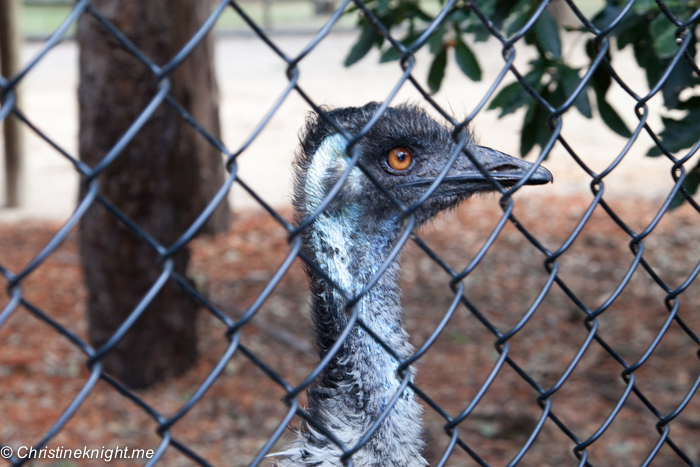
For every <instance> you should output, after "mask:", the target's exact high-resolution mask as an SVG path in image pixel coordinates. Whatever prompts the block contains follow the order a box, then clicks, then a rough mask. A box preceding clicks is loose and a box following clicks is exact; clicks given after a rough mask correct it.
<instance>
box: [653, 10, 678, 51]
mask: <svg viewBox="0 0 700 467" xmlns="http://www.w3.org/2000/svg"><path fill="white" fill-rule="evenodd" d="M649 30H650V32H651V37H653V38H654V47H655V48H656V52H657V53H658V54H659V56H660V57H662V58H668V57H671V56H672V55H673V54H674V53H676V52H677V51H678V45H677V44H676V26H675V25H674V24H673V23H672V22H671V21H669V19H668V18H666V15H664V14H659V15H657V16H656V18H654V19H653V20H652V21H651V24H650V27H649Z"/></svg>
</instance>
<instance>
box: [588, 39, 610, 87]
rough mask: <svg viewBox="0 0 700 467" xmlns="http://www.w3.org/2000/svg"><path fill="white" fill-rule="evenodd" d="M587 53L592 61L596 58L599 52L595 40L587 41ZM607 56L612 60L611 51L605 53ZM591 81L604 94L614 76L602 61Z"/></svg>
mask: <svg viewBox="0 0 700 467" xmlns="http://www.w3.org/2000/svg"><path fill="white" fill-rule="evenodd" d="M586 54H587V55H588V58H590V59H591V62H593V60H595V57H596V55H597V54H596V51H595V48H594V45H593V40H589V41H588V42H586ZM605 57H606V58H607V59H608V61H610V51H608V52H607V53H606V54H605ZM590 83H591V85H592V86H593V90H594V91H595V92H596V93H601V95H603V96H604V95H605V93H606V92H608V89H609V88H610V84H611V83H612V78H611V77H610V75H609V74H608V72H607V70H606V69H605V67H604V66H603V64H602V63H601V64H600V65H598V68H596V69H595V71H594V72H593V76H592V77H591V80H590Z"/></svg>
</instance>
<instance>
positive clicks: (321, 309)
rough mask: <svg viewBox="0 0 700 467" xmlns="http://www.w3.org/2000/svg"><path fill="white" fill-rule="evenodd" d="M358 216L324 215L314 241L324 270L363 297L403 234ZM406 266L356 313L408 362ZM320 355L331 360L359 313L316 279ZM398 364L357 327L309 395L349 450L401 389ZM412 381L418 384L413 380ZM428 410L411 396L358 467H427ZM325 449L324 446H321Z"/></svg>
mask: <svg viewBox="0 0 700 467" xmlns="http://www.w3.org/2000/svg"><path fill="white" fill-rule="evenodd" d="M363 224H365V222H362V219H361V218H360V216H359V213H358V212H357V210H356V208H355V207H353V206H349V207H345V208H343V209H342V210H339V211H336V212H332V213H328V214H326V213H324V214H322V215H321V216H319V218H318V219H317V220H316V222H314V224H313V226H312V227H311V231H310V233H309V236H308V237H307V239H308V241H309V243H310V245H309V246H311V249H312V251H313V252H314V253H315V254H314V255H313V256H315V260H316V262H317V264H318V265H319V266H320V267H321V268H322V269H323V270H324V271H325V272H326V274H328V276H329V277H330V278H331V279H332V280H333V281H334V282H335V283H336V284H338V285H339V286H340V287H342V288H343V289H344V290H345V291H347V292H348V293H349V294H351V295H353V296H354V295H356V294H358V293H359V292H360V291H361V290H362V289H363V288H364V287H365V286H366V285H367V284H368V283H369V282H370V281H371V280H372V278H373V277H374V276H375V275H376V273H377V271H378V270H379V268H380V267H381V265H382V264H383V263H384V261H386V258H387V257H388V256H389V254H390V251H391V249H392V247H393V245H394V242H395V240H396V237H397V236H398V233H399V232H400V223H399V221H398V219H392V220H389V221H385V222H383V223H378V224H374V225H375V227H374V229H373V230H369V229H367V228H364V229H363ZM398 263H399V260H398V259H396V260H394V261H393V262H392V264H391V265H390V267H389V268H388V269H387V270H386V272H385V273H384V274H383V275H382V276H381V277H380V278H379V280H378V282H377V283H376V285H375V286H374V287H372V289H371V290H370V291H369V292H368V293H367V294H365V295H364V296H363V297H362V298H361V299H360V300H359V302H358V303H357V304H356V305H355V306H356V310H357V313H358V317H359V318H360V319H361V320H362V321H363V322H364V323H365V324H366V325H367V326H368V327H369V328H370V329H371V330H372V331H373V332H374V333H375V334H376V335H377V336H378V337H379V338H381V339H382V340H383V341H384V342H385V343H386V344H388V345H389V346H390V347H391V348H392V349H394V351H395V352H396V353H397V354H398V356H399V357H400V358H401V359H404V358H407V357H408V356H410V354H411V352H412V350H413V348H412V347H411V345H410V344H409V343H408V340H407V334H406V332H405V330H404V326H403V320H402V309H401V303H400V289H399V286H398V282H397V280H398V271H399V267H398V266H399V265H398ZM310 279H311V282H312V292H313V313H314V316H313V317H314V324H315V328H316V338H317V346H318V350H319V354H320V355H321V357H323V356H325V355H326V354H327V352H328V350H329V349H330V348H331V347H332V346H333V344H334V343H335V342H336V340H337V338H338V336H339V334H340V333H341V332H342V330H343V329H344V327H345V325H346V324H347V322H348V317H349V316H350V314H351V313H352V310H350V309H346V306H347V302H346V300H345V298H344V297H343V296H342V294H340V293H339V292H338V291H337V290H335V289H334V288H333V287H332V286H330V285H329V284H328V283H327V281H325V280H323V279H321V278H320V277H319V276H318V275H317V274H316V273H314V272H310ZM397 368H398V362H397V361H396V360H395V359H394V358H393V357H392V356H391V355H390V354H389V353H388V352H387V351H386V350H384V349H383V348H382V347H381V345H380V344H379V343H377V342H375V340H374V339H373V338H372V337H371V336H370V335H369V334H368V333H367V332H366V331H364V330H363V329H361V328H359V327H358V326H355V327H354V328H353V330H352V331H351V332H350V334H349V335H348V337H347V338H346V340H345V341H344V344H343V346H342V347H341V349H340V351H339V352H338V353H337V354H336V356H335V357H334V358H333V360H332V361H331V363H330V365H329V366H328V367H327V368H326V370H325V372H324V374H323V375H322V377H321V378H320V381H319V382H318V385H317V386H314V387H312V388H311V389H310V390H309V410H310V412H311V413H312V415H313V416H314V417H315V418H316V419H317V420H319V421H321V422H322V423H323V425H324V426H325V427H326V428H327V429H329V430H331V431H332V432H333V434H334V435H335V436H337V438H338V439H339V440H341V441H342V442H343V443H344V444H345V445H346V447H348V448H350V447H353V446H354V445H355V444H356V443H357V442H358V441H359V440H360V439H361V438H362V437H363V436H364V435H365V433H367V431H368V430H369V429H370V427H371V426H372V425H373V423H374V422H375V421H376V420H377V418H378V417H379V415H380V414H381V412H382V411H383V410H384V409H385V408H386V407H387V404H388V403H389V401H390V399H391V398H392V396H393V395H394V394H395V393H396V391H397V390H398V389H399V387H400V385H401V380H400V379H399V377H398V376H397V373H396V372H397ZM411 377H412V376H411ZM420 415H421V409H420V406H419V405H418V404H417V402H416V400H415V395H414V394H413V393H412V391H410V390H408V389H407V390H406V391H404V393H403V394H402V395H401V397H400V398H399V400H398V401H397V403H396V405H395V406H394V407H393V409H391V412H390V413H389V415H388V416H387V418H386V419H385V421H384V422H383V423H382V425H381V427H380V428H379V430H378V431H377V433H376V434H375V435H374V436H373V437H372V439H371V440H370V441H369V442H368V443H367V445H366V446H365V448H364V449H362V450H360V451H359V452H358V453H357V454H356V455H355V456H354V459H355V465H357V466H380V465H381V466H386V465H392V466H407V467H408V466H411V467H413V466H422V465H425V461H424V460H423V458H422V457H421V451H422V450H423V441H422V438H421V434H422V432H421V422H420ZM315 442H317V443H321V444H323V443H324V442H325V439H323V438H322V437H321V439H316V440H315Z"/></svg>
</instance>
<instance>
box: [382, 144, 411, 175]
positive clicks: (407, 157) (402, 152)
mask: <svg viewBox="0 0 700 467" xmlns="http://www.w3.org/2000/svg"><path fill="white" fill-rule="evenodd" d="M386 162H387V164H389V167H391V168H392V169H394V170H398V171H400V172H403V171H404V170H406V169H408V168H409V167H410V166H411V163H412V162H413V156H412V155H411V151H409V150H408V149H406V148H401V147H397V148H394V149H392V150H391V151H389V154H388V155H387V157H386Z"/></svg>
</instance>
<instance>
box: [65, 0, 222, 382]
mask: <svg viewBox="0 0 700 467" xmlns="http://www.w3.org/2000/svg"><path fill="white" fill-rule="evenodd" d="M92 5H93V6H94V7H95V8H96V9H97V10H98V11H100V12H101V14H103V15H104V16H105V17H106V18H107V19H108V20H109V21H111V22H112V23H113V24H114V25H116V27H117V28H119V29H120V30H121V31H122V32H123V33H125V34H126V36H127V37H129V39H131V40H132V41H133V42H134V43H135V44H136V46H137V47H139V48H140V49H141V51H143V52H144V53H145V54H146V55H147V56H148V57H150V58H151V59H152V60H153V61H154V62H155V63H157V64H159V65H163V64H165V63H166V62H167V61H168V60H169V59H170V58H172V57H173V56H175V54H176V53H177V52H178V51H179V50H180V49H181V48H182V47H183V46H184V45H185V43H186V42H187V40H188V39H189V38H190V37H191V36H192V35H193V34H194V32H195V31H196V30H197V29H198V27H199V26H200V25H201V24H202V23H203V22H204V21H205V19H206V18H207V16H208V15H209V13H210V12H211V5H210V2H207V1H205V2H203V1H199V0H149V1H147V2H144V1H142V0H95V1H93V2H92ZM78 42H79V45H80V86H79V90H78V95H79V103H80V157H81V159H82V160H83V161H84V162H86V163H87V164H88V165H90V166H92V167H94V166H95V165H96V164H97V163H98V162H99V161H100V160H101V159H102V158H103V157H104V156H105V155H106V154H107V153H108V152H109V150H110V149H111V147H112V146H113V145H114V144H115V143H116V142H117V141H118V139H119V138H120V137H121V136H122V135H123V134H124V133H125V132H126V130H127V128H129V126H130V125H131V124H132V123H133V122H134V120H136V118H137V117H138V115H139V114H140V113H141V112H142V111H143V109H144V108H145V107H146V106H147V105H148V103H149V102H150V100H151V99H152V98H153V96H154V95H155V94H156V84H155V82H154V76H153V73H152V72H151V71H150V70H148V69H147V68H146V67H145V66H144V65H143V64H142V63H141V62H139V61H138V60H137V59H136V58H134V57H133V56H132V55H131V54H129V53H128V52H127V51H126V50H124V49H123V48H122V47H121V46H120V45H119V43H118V42H117V40H116V39H115V38H114V37H113V36H112V35H111V34H110V33H109V32H107V30H105V29H104V28H103V27H102V26H101V25H100V24H99V23H98V22H97V21H95V20H94V18H92V17H91V16H89V15H83V17H82V18H81V19H80V21H79V23H78ZM170 78H171V80H172V90H171V94H172V96H173V97H174V98H175V99H176V100H177V101H178V102H179V103H180V104H181V105H182V106H184V107H185V108H186V109H187V110H188V112H190V113H191V114H192V115H193V116H194V118H195V119H196V120H197V121H198V122H199V123H200V124H201V125H202V126H203V127H204V128H206V129H207V130H208V131H209V132H211V133H213V134H214V135H215V136H218V134H219V117H218V110H219V109H218V103H217V101H218V95H217V87H216V82H215V76H214V70H213V47H212V42H211V37H209V36H208V37H207V38H206V39H205V40H203V41H202V42H201V43H200V44H199V45H198V46H197V47H196V48H195V49H194V51H193V52H192V53H191V54H190V56H189V57H188V58H187V59H186V60H185V62H183V63H182V64H181V65H180V66H179V67H178V68H176V70H175V71H174V72H173V73H172V74H171V75H170ZM98 180H99V192H100V193H101V194H102V195H103V196H105V197H106V198H107V199H108V200H110V201H111V202H112V203H114V204H115V205H116V206H117V207H118V208H119V209H120V210H122V211H123V212H124V213H125V214H126V215H127V216H129V217H130V218H131V219H132V220H134V221H136V222H137V223H138V224H139V225H140V226H141V227H143V228H144V229H145V230H146V231H147V232H149V233H150V234H151V235H152V236H153V237H155V238H156V239H157V240H158V241H159V242H161V244H162V245H165V246H169V245H171V244H172V243H173V242H174V241H175V240H176V239H177V238H178V237H179V236H180V235H181V234H182V233H184V232H185V230H186V229H187V227H188V226H189V225H190V224H191V223H192V222H193V221H194V220H195V218H196V217H197V215H198V214H199V213H200V212H201V211H202V210H203V209H204V207H205V206H206V204H207V202H208V201H209V200H210V199H211V198H212V196H213V194H214V193H215V191H216V190H217V189H218V188H219V187H220V186H221V185H222V183H223V180H224V170H223V164H222V155H221V153H220V152H219V151H217V150H216V149H215V148H214V147H213V146H211V145H210V144H209V143H208V142H207V141H206V140H205V139H204V137H202V136H201V135H200V134H199V133H197V132H196V131H195V130H194V129H193V128H192V127H190V126H189V125H188V124H187V123H186V122H185V121H184V120H183V119H182V117H181V116H180V115H179V114H178V113H177V112H176V111H175V110H174V109H173V108H172V107H171V106H170V105H168V104H167V103H165V102H164V103H163V104H161V105H160V107H159V108H158V109H157V110H156V112H155V113H154V114H153V116H152V117H151V118H150V120H149V121H148V123H146V125H145V126H144V127H143V128H142V129H141V130H140V131H139V133H138V134H137V135H136V136H135V137H134V139H133V140H132V141H131V142H130V143H129V144H128V145H127V146H126V148H125V149H124V150H123V151H122V153H121V154H120V155H119V156H118V157H117V159H116V160H115V161H114V162H113V163H112V164H111V165H109V166H108V167H107V168H106V169H105V170H104V172H102V174H101V175H100V176H99V179H98ZM83 192H84V190H83ZM229 216H230V211H229V208H228V205H227V203H226V202H224V203H222V204H221V205H220V206H219V209H218V210H217V211H216V212H215V213H214V215H213V216H212V218H211V219H210V222H209V223H208V226H207V229H208V231H209V232H216V231H224V230H226V229H227V228H228V224H229ZM80 234H81V257H82V262H83V265H84V268H85V277H86V282H87V288H88V321H89V337H90V341H91V342H92V344H93V345H95V346H97V347H99V346H101V345H103V344H104V343H105V342H107V340H108V339H109V338H110V337H111V336H112V334H113V333H114V332H115V331H116V330H117V328H118V327H119V326H120V325H121V323H123V322H124V320H125V319H126V317H127V316H128V315H129V314H130V313H131V312H132V310H133V309H134V308H135V307H136V305H137V304H138V303H139V301H140V300H141V299H142V298H143V296H144V295H145V294H146V292H147V291H148V289H149V288H150V287H151V286H152V285H153V284H154V283H155V281H156V279H157V277H158V276H159V274H160V272H161V268H160V267H159V265H158V262H157V255H156V254H155V252H153V251H152V249H151V248H150V247H149V246H147V245H146V244H145V243H144V242H142V241H141V240H139V239H138V238H137V237H136V236H135V235H134V234H133V233H132V232H131V231H130V230H129V229H128V228H126V227H125V226H124V225H123V224H121V223H120V222H119V221H118V220H117V219H116V218H115V217H114V216H113V215H111V214H110V213H109V212H107V210H106V209H104V208H103V207H102V206H100V205H98V204H97V203H95V204H94V205H93V206H92V207H91V208H90V209H89V211H88V212H87V213H86V215H85V216H84V217H83V219H82V221H81V224H80ZM174 260H175V271H176V272H178V273H179V274H181V275H183V276H184V275H185V273H186V270H187V263H188V260H189V253H188V251H187V248H182V249H181V250H180V251H179V252H178V253H177V254H176V255H175V256H174ZM196 310H197V305H196V303H195V302H194V300H193V299H192V298H191V297H190V296H189V295H188V294H186V293H184V292H183V291H182V290H181V289H180V288H179V287H178V286H177V285H176V284H175V283H174V282H173V281H168V283H167V284H166V285H165V286H164V287H163V289H162V290H161V291H160V293H159V294H158V295H157V297H156V298H155V299H154V300H153V301H152V302H151V304H150V305H149V306H148V307H147V308H146V310H145V311H144V312H143V314H142V315H141V317H140V318H139V320H138V321H137V322H136V323H135V324H134V325H133V326H132V327H131V329H130V330H129V332H128V333H127V334H126V335H125V336H124V338H123V339H122V340H121V341H120V342H119V344H118V345H117V347H116V348H115V349H114V350H112V352H110V353H109V354H108V355H107V357H106V358H105V359H104V360H103V362H104V364H105V369H106V371H107V372H108V373H110V374H112V375H113V376H115V377H116V378H118V379H119V380H120V381H122V382H123V383H125V384H127V385H128V386H130V387H133V388H141V387H145V386H148V385H150V384H153V383H155V382H157V381H160V380H163V379H165V378H167V377H170V376H174V375H178V374H181V373H183V372H184V371H186V370H187V369H188V368H189V367H191V366H192V365H193V363H194V362H195V359H196V355H197V353H196V333H195V314H196Z"/></svg>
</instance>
